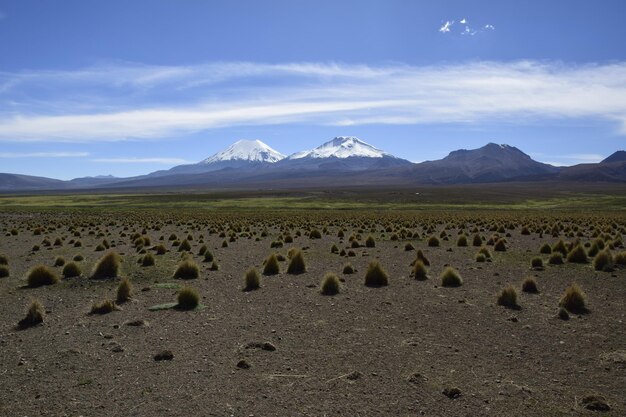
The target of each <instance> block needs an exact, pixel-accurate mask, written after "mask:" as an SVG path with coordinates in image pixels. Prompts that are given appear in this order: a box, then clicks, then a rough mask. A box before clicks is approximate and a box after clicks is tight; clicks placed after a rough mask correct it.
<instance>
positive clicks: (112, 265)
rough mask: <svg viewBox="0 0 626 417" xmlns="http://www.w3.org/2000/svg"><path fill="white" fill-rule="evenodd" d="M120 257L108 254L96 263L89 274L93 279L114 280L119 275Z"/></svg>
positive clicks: (111, 253) (113, 253)
mask: <svg viewBox="0 0 626 417" xmlns="http://www.w3.org/2000/svg"><path fill="white" fill-rule="evenodd" d="M120 265H121V262H120V256H119V255H118V254H117V253H116V252H109V253H107V254H106V255H104V256H103V257H102V258H100V260H99V261H98V262H97V263H96V266H95V267H94V270H93V272H92V274H91V277H92V278H93V279H107V278H115V277H117V276H119V273H120Z"/></svg>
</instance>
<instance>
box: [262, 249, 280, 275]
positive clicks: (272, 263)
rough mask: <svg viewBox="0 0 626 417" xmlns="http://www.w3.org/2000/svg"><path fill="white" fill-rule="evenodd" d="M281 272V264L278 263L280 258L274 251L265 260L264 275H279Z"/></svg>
mask: <svg viewBox="0 0 626 417" xmlns="http://www.w3.org/2000/svg"><path fill="white" fill-rule="evenodd" d="M277 274H280V264H279V263H278V258H277V257H276V254H275V253H272V254H271V255H270V256H268V258H267V259H266V260H265V264H264V265H263V275H277Z"/></svg>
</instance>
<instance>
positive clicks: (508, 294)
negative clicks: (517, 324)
mask: <svg viewBox="0 0 626 417" xmlns="http://www.w3.org/2000/svg"><path fill="white" fill-rule="evenodd" d="M498 305H500V306H503V307H506V308H512V309H517V308H519V306H518V305H517V291H516V290H515V288H514V287H513V286H512V285H509V286H508V287H506V288H504V289H503V290H502V291H501V292H500V295H498Z"/></svg>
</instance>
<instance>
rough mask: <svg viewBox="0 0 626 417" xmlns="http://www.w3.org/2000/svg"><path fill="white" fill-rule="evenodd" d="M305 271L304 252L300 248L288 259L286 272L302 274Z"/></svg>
mask: <svg viewBox="0 0 626 417" xmlns="http://www.w3.org/2000/svg"><path fill="white" fill-rule="evenodd" d="M305 272H306V263H305V261H304V254H303V253H302V251H301V250H299V249H298V250H296V251H295V252H294V253H293V254H292V256H290V259H289V265H288V266H287V273H288V274H293V275H297V274H303V273H305Z"/></svg>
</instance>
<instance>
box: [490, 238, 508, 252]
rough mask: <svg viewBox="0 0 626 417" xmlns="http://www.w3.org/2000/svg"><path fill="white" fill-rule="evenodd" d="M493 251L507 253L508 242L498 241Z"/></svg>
mask: <svg viewBox="0 0 626 417" xmlns="http://www.w3.org/2000/svg"><path fill="white" fill-rule="evenodd" d="M493 250H495V251H496V252H506V240H504V239H498V241H497V242H496V244H495V245H494V246H493Z"/></svg>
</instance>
